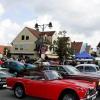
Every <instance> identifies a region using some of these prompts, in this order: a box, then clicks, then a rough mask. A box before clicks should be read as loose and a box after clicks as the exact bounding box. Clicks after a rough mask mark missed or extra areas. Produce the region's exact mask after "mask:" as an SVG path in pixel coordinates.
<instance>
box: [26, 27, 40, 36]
mask: <svg viewBox="0 0 100 100" xmlns="http://www.w3.org/2000/svg"><path fill="white" fill-rule="evenodd" d="M26 28H27V29H28V30H29V31H30V32H31V33H32V34H33V35H35V36H36V37H39V34H40V32H39V31H36V30H35V29H32V28H29V27H26Z"/></svg>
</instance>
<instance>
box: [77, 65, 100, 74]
mask: <svg viewBox="0 0 100 100" xmlns="http://www.w3.org/2000/svg"><path fill="white" fill-rule="evenodd" d="M76 68H77V69H78V70H79V71H80V72H83V73H86V74H97V75H100V68H99V66H98V65H95V64H79V65H77V66H76Z"/></svg>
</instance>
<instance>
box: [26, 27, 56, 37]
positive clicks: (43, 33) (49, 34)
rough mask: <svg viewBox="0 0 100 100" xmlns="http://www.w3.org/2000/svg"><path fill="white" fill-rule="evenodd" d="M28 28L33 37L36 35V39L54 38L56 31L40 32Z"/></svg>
mask: <svg viewBox="0 0 100 100" xmlns="http://www.w3.org/2000/svg"><path fill="white" fill-rule="evenodd" d="M25 28H27V29H28V30H29V31H30V32H31V33H32V34H33V35H35V36H36V37H39V35H45V34H46V35H47V36H52V35H53V34H54V33H55V31H46V32H39V31H37V30H35V29H32V28H29V27H25Z"/></svg>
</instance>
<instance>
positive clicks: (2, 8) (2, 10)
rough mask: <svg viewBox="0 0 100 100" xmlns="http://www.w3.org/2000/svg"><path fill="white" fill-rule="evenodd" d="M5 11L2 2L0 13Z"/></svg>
mask: <svg viewBox="0 0 100 100" xmlns="http://www.w3.org/2000/svg"><path fill="white" fill-rule="evenodd" d="M4 12H5V10H4V7H3V5H2V4H1V3H0V15H2V14H3V13H4Z"/></svg>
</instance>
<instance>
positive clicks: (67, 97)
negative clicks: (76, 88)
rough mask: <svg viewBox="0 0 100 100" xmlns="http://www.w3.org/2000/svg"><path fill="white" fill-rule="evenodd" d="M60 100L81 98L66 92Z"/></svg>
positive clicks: (77, 99)
mask: <svg viewBox="0 0 100 100" xmlns="http://www.w3.org/2000/svg"><path fill="white" fill-rule="evenodd" d="M59 100H79V98H78V97H77V95H76V94H75V93H73V92H66V93H63V94H62V95H61V97H60V99H59Z"/></svg>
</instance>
